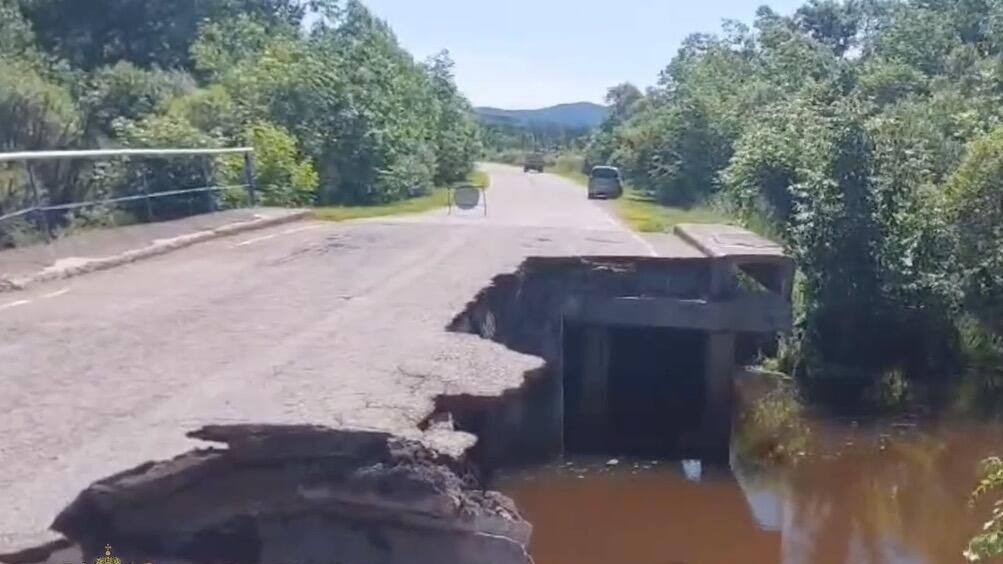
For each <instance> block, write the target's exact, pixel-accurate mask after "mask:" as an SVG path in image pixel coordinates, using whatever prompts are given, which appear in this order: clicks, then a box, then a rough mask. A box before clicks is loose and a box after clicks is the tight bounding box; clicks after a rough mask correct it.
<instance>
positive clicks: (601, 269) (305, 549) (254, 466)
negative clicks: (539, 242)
mask: <svg viewBox="0 0 1003 564" xmlns="http://www.w3.org/2000/svg"><path fill="white" fill-rule="evenodd" d="M659 264H662V265H664V261H663V262H662V263H656V262H651V261H647V260H645V259H640V258H636V257H621V258H616V257H601V258H589V257H560V258H555V257H548V258H538V257H537V258H529V259H527V260H526V261H525V262H523V264H522V265H521V266H520V267H519V268H518V269H517V270H516V271H514V272H511V273H506V274H501V275H499V276H497V277H495V278H494V280H492V282H491V284H489V285H488V286H487V287H485V288H484V289H482V290H481V291H480V292H479V293H478V294H477V295H476V296H475V297H474V298H473V299H472V300H471V301H470V302H469V303H468V304H467V306H466V307H465V308H464V310H463V311H462V312H460V313H459V314H457V315H456V316H455V318H454V319H453V321H452V322H451V323H450V324H449V325H448V327H446V328H445V330H446V332H447V333H452V334H453V335H454V336H455V337H457V338H458V337H460V335H458V334H462V333H467V334H472V335H471V337H472V338H475V339H476V338H481V339H486V340H490V341H493V342H496V343H498V344H500V345H502V346H503V347H504V348H505V349H508V350H510V351H516V352H518V353H522V355H526V357H527V358H529V357H533V358H534V359H536V362H528V361H527V362H525V363H524V365H525V369H524V372H523V374H522V380H521V382H522V383H521V385H517V386H515V387H512V388H509V389H502V390H500V391H499V390H498V389H496V388H491V387H489V388H488V389H487V390H486V391H485V393H483V394H478V393H477V392H476V391H475V392H471V391H469V390H467V391H464V392H461V393H458V394H453V393H443V394H440V395H438V397H437V398H436V400H435V402H434V404H435V405H434V409H433V410H432V413H431V414H430V415H429V416H428V417H427V418H425V419H424V421H422V423H421V424H420V425H419V429H418V430H416V433H417V436H418V437H420V440H416V439H415V438H404V437H400V436H394V435H391V434H388V433H381V432H372V431H360V430H351V429H332V428H329V427H322V426H310V425H225V426H208V427H203V428H201V429H198V430H196V431H192V432H190V433H188V435H187V436H188V437H190V438H194V439H198V440H203V441H209V442H212V443H222V444H225V445H226V446H225V448H219V447H218V446H213V447H209V448H198V449H193V450H191V451H189V452H186V453H184V454H181V455H179V456H177V457H175V458H173V459H170V460H162V461H154V462H148V463H145V464H142V465H140V466H138V467H136V468H133V469H130V470H126V471H124V472H121V473H118V474H115V475H113V476H109V477H107V478H105V479H103V480H100V481H98V482H96V483H94V484H92V485H91V486H89V487H88V488H86V489H85V490H84V491H83V492H81V493H80V494H79V496H78V497H77V498H76V499H75V500H74V501H73V502H72V503H70V505H69V506H67V507H66V508H65V509H64V510H63V511H62V512H61V513H60V514H59V515H58V516H57V517H56V519H55V521H54V522H53V524H52V527H51V528H52V529H53V530H54V531H56V532H58V533H60V534H62V535H63V536H64V538H65V540H62V541H58V542H55V543H50V544H49V545H46V546H43V547H35V548H32V549H28V550H22V551H20V552H17V553H11V554H6V555H0V561H2V562H7V563H10V564H28V563H36V562H46V561H50V562H53V561H55V560H53V559H54V558H63V556H61V555H60V554H61V553H60V551H61V550H64V549H66V548H67V547H68V546H71V545H72V546H73V547H76V549H78V550H79V551H80V553H81V555H82V556H83V558H84V559H85V560H88V561H89V560H90V559H92V558H95V557H97V556H100V555H101V554H103V553H104V550H105V546H106V545H111V546H112V547H114V550H115V556H116V557H118V558H121V559H122V560H123V561H143V562H186V563H194V564H213V563H228V564H237V563H240V564H280V563H292V564H309V563H315V562H316V563H322V562H332V563H334V562H337V563H338V564H355V563H358V564H375V563H387V564H396V563H401V564H403V563H405V562H406V563H409V564H416V563H424V562H428V563H429V564H432V563H436V564H439V563H443V562H450V563H459V564H464V563H467V562H469V563H474V562H498V563H502V564H507V563H510V562H511V563H525V562H531V558H530V556H529V554H528V552H527V546H528V543H529V538H530V534H531V530H532V528H531V525H530V524H529V523H528V522H526V521H525V520H524V519H523V518H522V517H521V516H520V515H519V513H518V511H517V510H516V508H515V506H514V504H513V503H512V502H511V501H510V500H508V499H507V498H505V497H504V496H502V495H501V494H498V493H495V492H491V491H488V490H487V485H488V484H489V483H490V473H491V470H492V469H494V468H496V467H499V466H503V465H506V464H512V463H516V462H523V461H532V460H536V459H541V458H545V457H548V456H552V455H554V454H558V453H559V451H560V448H561V433H562V425H563V422H562V421H561V419H560V410H558V409H554V408H553V405H554V403H553V402H554V398H555V397H557V396H556V395H555V394H557V395H559V393H560V386H561V382H560V372H559V370H558V369H557V368H556V367H557V366H558V365H559V362H560V354H561V353H560V347H561V344H560V331H561V323H562V315H563V314H564V312H565V311H566V310H567V308H569V307H572V308H573V307H575V303H576V300H581V299H587V297H588V296H589V295H597V294H601V295H607V296H645V295H657V294H659V293H664V292H665V291H666V289H665V288H661V287H658V286H657V284H655V285H652V280H663V281H664V280H665V279H666V278H664V277H659V276H655V277H652V276H650V275H649V274H650V273H655V274H657V273H658V270H659V268H660V267H659ZM700 283H701V281H699V280H697V281H695V282H694V283H693V287H694V288H696V287H698V286H699V285H700ZM683 290H684V291H689V290H688V289H683ZM674 291H676V292H677V293H678V291H679V289H678V288H676V289H674ZM475 335H476V336H475ZM509 354H511V353H509ZM541 359H542V362H540V360H541ZM454 360H455V359H454ZM443 362H446V363H450V359H449V358H447V359H445V360H444V361H443V360H442V359H440V360H439V364H438V365H435V364H433V365H429V366H425V367H422V366H418V367H417V368H408V367H401V368H400V369H399V371H400V378H401V379H402V382H403V383H402V386H403V387H405V388H407V389H413V391H414V393H415V394H417V393H419V390H421V389H422V388H424V387H425V386H432V387H433V388H435V389H446V390H448V389H450V388H451V386H450V384H449V382H450V379H453V380H457V379H459V380H462V378H463V375H462V374H461V373H460V372H462V371H463V370H485V371H489V370H490V367H489V366H488V364H490V363H488V364H485V363H483V362H478V363H471V364H464V365H461V366H450V367H449V369H448V370H447V369H444V368H443V366H442V364H443ZM452 364H459V363H455V362H454V363H452ZM478 376H479V378H480V379H481V380H490V379H491V378H490V374H488V378H485V377H484V376H485V375H484V374H479V375H478ZM457 388H459V389H461V390H462V389H465V388H464V387H463V386H457ZM426 389H427V388H426ZM463 433H467V434H470V435H472V436H473V437H476V441H471V442H470V443H467V444H466V445H464V446H471V445H472V446H471V448H467V449H466V452H457V451H456V449H455V448H454V449H452V450H450V449H448V448H439V447H438V446H437V445H436V437H437V436H447V437H449V441H447V442H450V441H451V444H454V445H455V443H456V438H455V436H456V435H457V434H463ZM461 450H462V449H461ZM56 555H60V556H56ZM64 560H65V558H64Z"/></svg>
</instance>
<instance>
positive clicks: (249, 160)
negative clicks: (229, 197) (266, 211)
mask: <svg viewBox="0 0 1003 564" xmlns="http://www.w3.org/2000/svg"><path fill="white" fill-rule="evenodd" d="M244 181H245V182H246V183H247V197H248V199H249V200H250V204H251V206H252V207H253V206H256V205H257V204H258V197H257V194H256V193H255V192H256V190H255V186H254V155H253V154H252V153H250V152H247V153H244Z"/></svg>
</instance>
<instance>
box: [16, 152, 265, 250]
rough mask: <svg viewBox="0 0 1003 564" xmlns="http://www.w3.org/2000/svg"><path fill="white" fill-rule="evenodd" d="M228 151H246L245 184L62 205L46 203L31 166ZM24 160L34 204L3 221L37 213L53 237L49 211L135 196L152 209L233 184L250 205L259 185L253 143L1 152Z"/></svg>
mask: <svg viewBox="0 0 1003 564" xmlns="http://www.w3.org/2000/svg"><path fill="white" fill-rule="evenodd" d="M227 154H243V155H244V180H245V182H246V183H245V184H244V185H237V186H204V187H200V188H188V189H182V190H168V191H160V192H153V193H151V192H148V191H147V190H146V189H144V190H143V191H142V193H140V194H135V195H131V196H120V197H117V198H106V199H102V200H91V201H83V202H73V203H69V204H59V205H43V203H42V200H41V197H40V193H39V190H38V185H37V183H36V181H35V175H34V173H33V171H32V168H31V163H32V162H33V161H40V160H54V159H56V160H58V159H62V160H68V159H105V158H129V157H150V158H161V159H167V158H178V157H191V156H213V155H227ZM4 162H22V163H24V166H25V170H26V171H27V173H28V186H29V188H30V191H31V200H32V205H31V207H28V208H25V209H21V210H17V211H14V212H10V213H7V214H4V215H0V222H3V221H5V220H10V219H14V218H18V217H21V216H25V215H29V214H32V213H34V214H37V215H38V217H39V222H40V223H41V224H42V226H43V230H44V231H45V235H46V238H47V239H48V240H51V239H52V231H51V225H50V224H49V221H48V212H52V211H69V210H74V209H80V208H87V207H96V206H102V205H110V204H118V203H122V202H130V201H136V200H145V201H146V202H147V209H150V205H151V204H150V201H151V200H153V199H156V198H164V197H168V196H177V195H181V194H195V193H208V192H221V191H223V190H227V189H230V188H237V187H244V188H246V189H247V194H248V200H249V202H250V205H252V206H253V205H255V204H256V203H257V196H256V186H255V182H254V149H253V148H251V147H232V148H222V149H109V150H81V151H30V152H16V153H0V163H4Z"/></svg>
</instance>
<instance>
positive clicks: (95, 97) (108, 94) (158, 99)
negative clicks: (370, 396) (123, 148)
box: [79, 62, 194, 136]
mask: <svg viewBox="0 0 1003 564" xmlns="http://www.w3.org/2000/svg"><path fill="white" fill-rule="evenodd" d="M192 88H194V82H193V81H192V80H191V78H190V77H189V76H187V75H186V74H185V73H180V72H164V71H160V70H152V71H149V70H144V69H141V68H139V67H137V66H135V65H133V64H132V63H128V62H118V63H116V64H115V65H113V66H109V67H102V68H99V69H96V70H95V71H94V72H93V73H91V75H90V76H89V80H87V81H86V83H85V84H82V85H81V88H80V90H81V91H82V92H80V93H79V98H80V100H81V105H82V106H83V111H84V112H85V115H86V116H87V119H88V122H89V123H88V128H90V129H92V134H93V135H107V136H110V135H113V134H114V131H113V124H114V123H115V121H116V120H120V119H125V120H136V119H138V118H140V117H142V116H144V115H147V114H152V113H154V112H156V111H158V110H159V109H160V107H161V105H162V104H164V103H165V102H166V101H167V100H169V99H170V98H173V97H175V96H180V95H182V94H184V93H185V92H186V91H188V90H191V89H192Z"/></svg>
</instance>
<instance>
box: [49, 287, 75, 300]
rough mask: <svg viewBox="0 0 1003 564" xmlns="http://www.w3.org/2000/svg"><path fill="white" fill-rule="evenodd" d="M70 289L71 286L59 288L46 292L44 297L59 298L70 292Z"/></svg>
mask: <svg viewBox="0 0 1003 564" xmlns="http://www.w3.org/2000/svg"><path fill="white" fill-rule="evenodd" d="M69 291H70V289H69V288H63V289H62V290H57V291H55V292H50V293H48V294H44V295H43V296H42V297H43V298H45V299H47V300H48V299H51V298H58V297H59V296H62V295H64V294H67V293H69Z"/></svg>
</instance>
